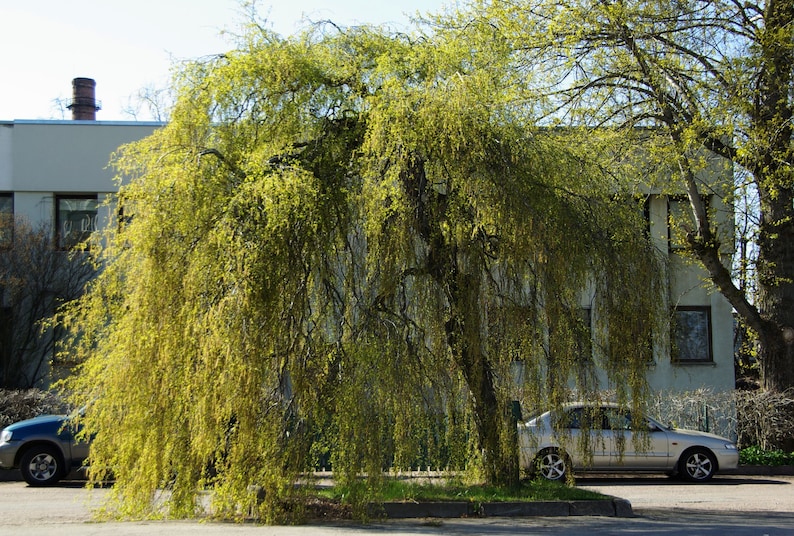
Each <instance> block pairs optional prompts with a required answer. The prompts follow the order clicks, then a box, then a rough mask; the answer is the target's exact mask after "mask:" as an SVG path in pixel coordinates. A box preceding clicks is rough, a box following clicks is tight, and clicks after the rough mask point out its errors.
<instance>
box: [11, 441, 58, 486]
mask: <svg viewBox="0 0 794 536" xmlns="http://www.w3.org/2000/svg"><path fill="white" fill-rule="evenodd" d="M63 469H64V464H63V461H62V460H61V454H60V453H59V452H58V450H57V449H56V448H55V447H52V446H49V445H38V446H33V447H30V448H29V449H28V450H27V451H25V453H24V454H23V455H22V458H20V462H19V470H20V472H21V473H22V478H23V479H25V482H27V483H28V485H29V486H51V485H53V484H55V483H56V482H58V481H59V480H60V479H61V478H62V476H63Z"/></svg>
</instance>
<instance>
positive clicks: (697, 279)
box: [0, 121, 734, 391]
mask: <svg viewBox="0 0 794 536" xmlns="http://www.w3.org/2000/svg"><path fill="white" fill-rule="evenodd" d="M160 126H162V124H160V123H141V122H101V121H11V122H0V194H8V193H12V194H13V208H14V213H15V215H17V216H23V217H25V218H27V219H28V220H29V221H30V222H31V223H33V224H34V225H35V224H36V223H37V222H42V221H43V222H54V221H55V213H56V210H55V203H56V199H57V196H58V195H73V194H95V195H96V196H97V200H98V202H99V204H100V209H99V212H98V214H97V222H98V224H99V225H102V224H107V222H112V221H114V220H115V218H114V217H112V216H113V215H112V214H111V210H110V209H109V208H108V207H102V202H103V201H104V200H105V199H106V198H107V197H109V196H112V195H113V193H114V192H115V191H116V184H115V182H114V171H113V170H112V169H111V168H110V167H109V166H108V164H109V161H110V157H111V154H112V153H113V152H114V151H115V150H116V149H117V148H118V147H119V146H121V145H123V144H125V143H128V142H131V141H135V140H138V139H141V138H143V137H145V136H148V135H150V134H151V133H152V132H153V131H154V130H155V129H157V128H158V127H160ZM724 173H730V169H729V168H726V164H725V162H714V164H713V165H712V166H711V168H709V169H707V170H705V171H704V174H705V175H704V177H706V178H707V177H708V175H709V174H724ZM712 203H713V205H712V209H713V213H714V215H715V216H716V217H717V218H718V219H719V221H720V225H721V228H722V229H723V232H724V234H725V236H724V237H723V241H722V243H723V244H728V245H730V244H732V243H733V212H732V210H731V207H729V206H723V205H721V204H720V200H719V199H718V198H715V199H714V200H713V201H712ZM669 205H670V203H669V199H668V198H667V197H666V196H664V195H661V194H659V193H656V194H651V195H649V205H648V217H649V220H650V221H649V228H650V233H651V236H652V238H653V240H654V242H655V243H656V246H657V248H658V249H659V250H660V251H662V252H663V253H664V254H667V255H668V256H669V259H670V262H669V269H668V273H667V277H668V283H669V296H668V299H669V302H670V303H669V308H670V310H671V315H673V311H675V308H676V307H690V308H691V307H705V308H707V310H708V311H709V313H710V320H711V322H710V334H709V336H710V341H709V343H710V346H711V351H710V354H709V355H710V356H711V359H710V360H702V361H697V362H681V361H677V360H676V359H675V357H674V355H673V353H672V352H671V344H661V345H659V346H658V347H657V348H656V349H655V358H654V362H653V363H652V364H650V365H649V367H648V379H649V382H650V384H651V386H652V387H653V388H654V389H655V390H679V391H690V390H695V389H698V388H702V387H710V388H712V389H714V390H716V391H724V390H731V389H733V387H734V359H733V317H732V315H731V307H730V305H729V304H728V302H727V300H725V298H723V297H722V295H721V294H719V292H717V291H716V290H714V289H713V288H711V286H710V285H708V284H705V283H704V281H705V279H706V274H705V272H704V271H703V270H702V269H701V268H700V267H698V266H697V265H695V264H694V263H691V262H685V261H684V260H683V259H682V258H681V257H680V256H679V255H678V254H677V253H676V251H675V250H674V249H671V248H670V246H669V226H668V221H669V219H668V212H669ZM730 253H731V251H730V248H729V247H728V249H726V258H729V257H728V256H727V255H729V254H730ZM0 305H1V304H0Z"/></svg>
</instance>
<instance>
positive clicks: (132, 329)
mask: <svg viewBox="0 0 794 536" xmlns="http://www.w3.org/2000/svg"><path fill="white" fill-rule="evenodd" d="M491 43H492V41H491V40H489V39H487V36H483V35H482V34H480V33H476V32H474V33H472V34H471V35H470V36H468V37H467V36H466V35H465V33H464V34H460V35H458V34H455V35H453V34H449V35H446V34H445V33H443V32H440V33H439V34H438V35H437V36H429V35H427V36H421V37H420V36H413V37H407V36H389V35H386V34H384V33H382V32H381V31H379V30H376V29H373V28H357V29H349V30H345V31H340V32H336V31H335V32H331V33H330V34H326V35H319V34H311V33H307V34H305V35H301V36H298V37H296V38H291V39H281V38H279V37H277V36H274V35H272V34H270V33H268V32H266V31H263V30H262V29H261V28H258V27H252V28H251V29H250V31H249V33H247V34H246V36H245V38H244V40H242V41H241V42H240V43H239V47H238V49H237V50H234V51H231V52H229V53H227V54H225V55H223V56H222V57H216V58H212V59H209V60H206V61H203V62H199V63H196V64H192V65H188V66H185V67H184V68H183V70H182V71H181V72H180V73H179V78H178V80H177V82H176V85H177V89H178V91H179V93H180V99H179V101H178V102H177V104H176V106H175V108H174V110H173V113H172V114H171V117H172V121H171V122H170V123H169V124H168V125H167V126H165V127H163V128H162V129H161V130H159V131H158V132H156V133H155V134H154V135H153V136H151V137H150V138H148V139H145V140H142V141H140V142H138V143H134V144H132V145H129V146H127V147H124V148H123V149H122V150H121V151H120V153H119V155H118V158H117V160H116V164H117V166H118V169H119V172H120V174H122V175H125V176H127V177H128V178H129V179H130V180H129V182H128V183H127V184H126V185H124V186H123V187H122V188H121V190H120V194H119V202H120V204H121V208H122V209H123V213H124V217H125V219H124V223H123V225H122V226H121V227H120V228H119V229H116V230H113V232H111V233H110V235H109V236H108V237H107V240H108V241H107V244H108V246H107V248H106V249H105V251H104V261H105V268H104V271H103V273H102V275H101V276H100V277H99V278H98V279H97V281H96V282H95V284H94V285H93V287H92V289H91V291H90V292H89V293H88V294H87V295H86V296H85V298H84V299H83V300H81V301H80V302H79V303H78V304H76V305H75V306H74V307H73V308H72V309H71V310H70V311H69V313H68V315H67V317H66V318H67V326H68V327H69V329H70V332H71V333H72V334H73V335H74V340H73V341H72V342H73V343H74V344H73V347H72V348H70V349H69V352H70V355H71V356H72V357H73V358H74V359H75V360H76V361H77V362H79V363H80V364H81V365H80V369H79V374H77V375H75V376H74V377H73V378H71V379H70V380H69V381H68V382H67V383H66V386H65V387H66V388H67V389H69V390H70V392H72V393H73V397H74V399H75V400H77V401H83V402H87V403H88V406H87V411H86V414H85V419H84V420H85V423H84V424H85V426H86V430H88V431H89V432H90V433H96V440H95V442H94V444H93V445H92V450H91V463H92V471H91V474H92V478H93V479H101V478H103V477H105V476H107V475H108V474H110V473H112V474H113V476H114V477H115V478H116V482H117V483H116V485H115V486H114V488H113V493H114V494H116V496H117V497H118V499H119V504H118V508H119V513H120V514H122V515H129V516H143V515H159V514H161V513H166V514H167V515H173V516H186V515H192V514H193V512H194V511H195V509H196V508H197V499H198V493H199V491H200V490H202V489H205V488H207V489H210V490H212V491H214V493H213V494H212V497H213V498H214V504H215V511H216V512H217V513H218V515H220V516H222V517H227V518H235V517H239V516H241V515H247V514H248V513H249V512H252V513H253V514H254V515H256V516H257V517H259V518H261V519H265V520H270V521H272V520H278V519H284V518H285V517H289V516H290V515H294V514H296V513H299V511H300V509H299V508H296V507H295V504H296V503H295V502H294V499H296V498H297V499H299V498H300V494H301V491H300V488H299V487H295V486H294V484H295V483H296V482H297V481H298V479H299V478H301V475H304V474H305V472H306V471H310V470H312V469H313V468H315V464H316V463H317V459H318V456H324V455H327V456H328V458H327V460H326V461H327V462H330V463H331V464H332V467H333V469H334V474H335V477H336V478H337V479H338V480H339V481H340V483H342V484H344V485H346V486H348V487H349V489H352V490H358V491H357V492H356V493H354V495H355V497H353V499H354V500H357V501H363V500H366V499H367V498H368V497H371V495H369V494H371V493H375V491H373V490H377V489H379V486H378V482H379V479H380V477H381V471H382V470H383V469H385V468H388V467H390V466H394V467H397V468H403V469H410V468H411V467H414V464H417V465H427V466H432V467H442V468H446V467H449V468H452V469H469V470H470V471H478V472H480V473H478V474H481V475H482V476H483V477H484V478H485V479H486V480H489V481H492V482H495V483H499V484H505V483H508V482H509V481H510V476H509V475H507V474H506V473H508V472H510V471H512V470H514V469H515V467H514V466H513V467H512V469H511V466H510V462H509V460H511V459H514V458H515V454H516V452H515V444H514V442H513V441H514V438H512V434H510V433H509V429H510V421H509V417H508V414H507V412H506V411H505V408H506V407H507V402H508V401H509V400H510V399H511V398H512V397H514V396H515V395H514V393H515V391H516V389H517V388H518V387H522V388H523V389H524V391H525V392H527V393H530V395H531V398H530V400H531V401H532V402H533V403H534V404H535V405H540V404H541V403H547V402H549V401H551V402H555V403H556V402H560V401H562V400H564V399H565V398H567V397H568V396H569V395H570V393H571V389H572V388H577V389H580V390H582V391H587V390H588V389H589V390H592V389H595V388H596V382H595V381H594V378H595V371H596V370H597V369H598V367H603V368H605V369H606V370H607V372H608V374H609V379H610V382H612V384H614V385H612V386H613V387H614V386H615V385H617V386H620V387H622V391H621V392H622V393H623V394H624V395H625V397H630V396H633V395H639V394H642V393H643V389H644V383H643V379H642V370H643V367H644V365H645V359H647V352H648V351H649V350H648V347H647V342H646V341H648V340H649V339H650V337H651V333H652V320H653V319H654V318H656V317H655V316H654V314H656V313H658V312H659V311H658V307H659V305H660V304H661V303H662V300H660V299H658V292H659V287H658V285H657V283H656V282H657V278H658V274H659V271H658V265H657V259H656V257H655V254H654V252H653V250H652V249H651V247H650V245H649V243H648V241H647V240H646V238H645V236H644V235H643V233H642V225H641V223H640V220H639V219H638V217H637V214H636V207H634V206H633V203H632V202H626V199H627V198H628V197H623V196H621V195H618V194H621V193H623V190H622V186H621V184H620V183H619V182H617V181H616V180H607V179H606V176H605V175H603V174H602V173H600V172H599V169H598V168H597V167H596V166H593V165H590V164H589V163H588V162H587V160H586V155H585V154H579V152H578V151H577V150H575V148H573V147H571V146H569V144H568V141H567V140H566V138H565V136H562V135H561V134H560V133H555V132H550V131H543V130H538V129H536V128H533V126H532V124H531V123H530V122H529V117H528V116H527V114H526V113H525V112H521V108H520V107H516V103H515V102H514V101H513V99H512V95H511V92H510V84H509V80H508V79H507V77H506V75H505V72H506V71H505V69H504V67H505V66H506V65H507V64H508V62H509V58H508V56H507V55H506V54H505V51H504V50H503V47H502V46H501V44H500V43H498V42H493V44H491ZM474 45H476V47H474ZM590 287H595V288H596V289H597V290H596V292H594V293H593V297H592V306H593V316H594V318H595V319H597V325H598V326H599V328H600V329H602V330H604V331H605V332H606V331H609V333H610V334H612V335H611V336H610V338H609V341H608V343H607V342H606V341H605V340H604V341H601V342H603V343H604V344H599V345H598V348H597V349H594V350H593V351H592V352H589V355H587V354H588V353H586V352H582V351H581V347H579V346H577V345H580V344H581V340H582V338H583V337H585V338H587V337H589V331H588V330H587V329H586V327H584V326H583V325H582V323H581V316H580V314H579V312H578V311H579V310H580V307H581V299H582V295H583V292H585V291H586V290H587V289H588V288H590ZM577 348H578V349H577ZM588 348H589V346H588ZM517 362H521V363H523V364H524V365H525V368H526V374H525V375H524V378H525V382H526V383H525V385H523V386H516V385H515V384H514V382H513V374H512V371H513V367H514V365H515V363H517ZM475 453H476V454H475ZM480 454H483V455H482V456H480ZM503 462H504V463H503ZM361 475H366V476H367V477H368V479H366V480H363V481H362V480H360V479H359V477H360V476H361ZM252 486H258V487H260V488H261V490H262V491H261V493H257V492H255V491H252V490H254V488H252ZM163 489H164V490H166V491H167V492H168V494H167V499H168V500H167V501H166V502H165V507H163V503H162V502H155V501H154V499H155V497H157V496H158V495H157V490H163Z"/></svg>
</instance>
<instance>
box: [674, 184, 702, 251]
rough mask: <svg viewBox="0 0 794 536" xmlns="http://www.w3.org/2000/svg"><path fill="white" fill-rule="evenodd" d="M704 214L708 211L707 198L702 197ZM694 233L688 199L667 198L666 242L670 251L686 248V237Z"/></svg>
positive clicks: (683, 197)
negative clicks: (704, 208)
mask: <svg viewBox="0 0 794 536" xmlns="http://www.w3.org/2000/svg"><path fill="white" fill-rule="evenodd" d="M704 202H705V204H706V213H708V211H709V204H710V203H709V197H708V196H704ZM693 231H695V220H694V218H693V217H692V208H691V207H690V205H689V198H688V197H686V196H682V195H677V196H670V197H668V198H667V240H668V243H669V245H670V246H669V247H670V250H671V251H673V250H677V249H683V248H685V247H686V235H687V233H688V232H693Z"/></svg>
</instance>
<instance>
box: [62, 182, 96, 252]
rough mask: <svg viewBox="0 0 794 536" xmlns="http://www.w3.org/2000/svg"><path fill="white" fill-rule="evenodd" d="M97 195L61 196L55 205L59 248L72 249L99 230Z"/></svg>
mask: <svg viewBox="0 0 794 536" xmlns="http://www.w3.org/2000/svg"><path fill="white" fill-rule="evenodd" d="M98 205H99V203H98V202H97V196H96V195H59V196H57V197H56V203H55V221H56V224H57V228H56V234H57V237H58V247H59V248H61V249H71V248H73V247H75V246H77V245H78V244H80V243H81V242H83V241H85V240H87V239H88V237H89V236H91V233H93V232H94V231H96V229H97V207H98Z"/></svg>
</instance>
